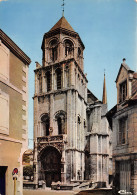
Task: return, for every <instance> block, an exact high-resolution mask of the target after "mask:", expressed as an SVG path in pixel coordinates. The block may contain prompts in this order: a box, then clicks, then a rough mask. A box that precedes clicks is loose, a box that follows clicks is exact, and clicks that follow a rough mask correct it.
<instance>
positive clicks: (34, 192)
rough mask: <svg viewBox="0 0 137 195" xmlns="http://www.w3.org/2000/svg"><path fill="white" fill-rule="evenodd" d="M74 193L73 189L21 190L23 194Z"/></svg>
mask: <svg viewBox="0 0 137 195" xmlns="http://www.w3.org/2000/svg"><path fill="white" fill-rule="evenodd" d="M54 194H55V195H74V194H75V193H74V192H73V191H56V190H49V189H46V190H23V195H54Z"/></svg>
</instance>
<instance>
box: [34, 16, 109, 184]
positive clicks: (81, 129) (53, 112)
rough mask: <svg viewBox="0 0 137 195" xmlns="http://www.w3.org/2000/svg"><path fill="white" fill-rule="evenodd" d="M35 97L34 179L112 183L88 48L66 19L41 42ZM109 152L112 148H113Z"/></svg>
mask: <svg viewBox="0 0 137 195" xmlns="http://www.w3.org/2000/svg"><path fill="white" fill-rule="evenodd" d="M41 48H42V53H43V58H42V65H40V64H39V63H38V62H36V69H35V71H34V72H35V94H34V97H33V99H34V180H35V184H36V186H38V182H39V180H44V181H45V182H46V186H51V184H52V182H58V181H61V182H62V183H73V182H78V181H84V180H92V181H94V182H97V181H101V182H102V181H104V182H106V183H107V184H108V183H109V182H108V180H109V178H108V177H109V161H111V156H110V153H111V149H110V148H111V146H110V145H111V141H110V139H109V137H110V136H109V133H110V129H109V126H108V123H107V119H106V117H105V114H106V112H107V102H106V99H105V95H106V94H105V92H104V100H105V102H104V103H102V102H100V101H99V100H98V99H97V98H96V97H95V96H94V95H93V94H92V93H91V92H90V91H89V90H88V89H87V82H88V81H87V78H86V75H85V74H84V66H83V51H84V48H85V47H84V44H83V42H82V40H81V38H80V36H79V34H78V33H76V32H75V31H74V30H73V28H72V27H71V26H70V24H69V23H68V22H67V20H66V19H65V17H64V16H63V17H62V18H61V19H60V20H59V21H58V22H57V23H56V24H55V25H54V26H53V27H52V28H51V30H50V31H49V32H47V33H45V34H44V37H43V41H42V47H41ZM109 149H110V150H109Z"/></svg>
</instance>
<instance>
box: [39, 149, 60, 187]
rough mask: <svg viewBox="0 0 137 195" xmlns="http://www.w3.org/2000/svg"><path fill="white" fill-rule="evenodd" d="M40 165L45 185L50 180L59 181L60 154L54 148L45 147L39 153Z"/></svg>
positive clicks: (48, 184) (47, 184) (48, 183)
mask: <svg viewBox="0 0 137 195" xmlns="http://www.w3.org/2000/svg"><path fill="white" fill-rule="evenodd" d="M41 166H42V171H43V173H44V176H45V181H46V186H47V187H50V186H51V183H52V182H57V181H61V154H60V152H59V151H58V150H57V149H56V148H54V147H51V146H49V147H47V148H45V150H44V151H43V152H42V154H41Z"/></svg>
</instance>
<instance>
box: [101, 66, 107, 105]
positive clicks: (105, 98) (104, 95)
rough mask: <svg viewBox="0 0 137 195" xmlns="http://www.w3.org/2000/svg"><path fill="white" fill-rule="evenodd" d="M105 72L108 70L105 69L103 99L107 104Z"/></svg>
mask: <svg viewBox="0 0 137 195" xmlns="http://www.w3.org/2000/svg"><path fill="white" fill-rule="evenodd" d="M105 71H106V70H105V69H104V83H103V97H102V102H103V104H107V90H106V80H105Z"/></svg>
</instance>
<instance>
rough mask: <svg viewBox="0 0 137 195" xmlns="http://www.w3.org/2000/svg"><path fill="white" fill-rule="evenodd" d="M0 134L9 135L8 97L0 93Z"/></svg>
mask: <svg viewBox="0 0 137 195" xmlns="http://www.w3.org/2000/svg"><path fill="white" fill-rule="evenodd" d="M0 92H1V91H0ZM0 133H3V134H9V96H8V95H7V94H5V93H3V92H1V93H0Z"/></svg>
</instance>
